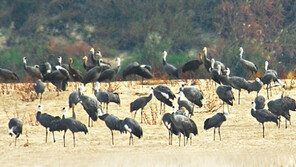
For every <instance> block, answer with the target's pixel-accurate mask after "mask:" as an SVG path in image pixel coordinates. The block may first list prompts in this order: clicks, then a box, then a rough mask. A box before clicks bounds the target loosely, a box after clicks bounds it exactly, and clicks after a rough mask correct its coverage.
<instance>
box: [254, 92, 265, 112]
mask: <svg viewBox="0 0 296 167" xmlns="http://www.w3.org/2000/svg"><path fill="white" fill-rule="evenodd" d="M255 105H256V107H255V109H256V110H258V109H264V107H265V98H264V97H263V96H262V95H259V96H257V97H256V98H255Z"/></svg>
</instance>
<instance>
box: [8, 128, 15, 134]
mask: <svg viewBox="0 0 296 167" xmlns="http://www.w3.org/2000/svg"><path fill="white" fill-rule="evenodd" d="M14 128H15V127H12V128H11V129H9V130H8V134H12V135H15V134H14V133H13V130H14Z"/></svg>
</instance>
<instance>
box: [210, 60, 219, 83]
mask: <svg viewBox="0 0 296 167" xmlns="http://www.w3.org/2000/svg"><path fill="white" fill-rule="evenodd" d="M209 72H210V73H211V79H212V80H213V81H214V82H215V83H217V84H219V85H220V84H221V82H220V80H219V76H220V75H221V66H220V65H218V67H217V69H215V68H214V61H212V63H211V68H209ZM215 86H216V84H215Z"/></svg>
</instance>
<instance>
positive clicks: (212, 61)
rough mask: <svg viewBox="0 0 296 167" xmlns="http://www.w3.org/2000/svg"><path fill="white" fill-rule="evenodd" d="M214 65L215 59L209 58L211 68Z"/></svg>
mask: <svg viewBox="0 0 296 167" xmlns="http://www.w3.org/2000/svg"><path fill="white" fill-rule="evenodd" d="M214 65H215V59H211V67H212V69H214Z"/></svg>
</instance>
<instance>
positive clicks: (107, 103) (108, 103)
mask: <svg viewBox="0 0 296 167" xmlns="http://www.w3.org/2000/svg"><path fill="white" fill-rule="evenodd" d="M108 105H109V103H107V109H106V113H108Z"/></svg>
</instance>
